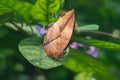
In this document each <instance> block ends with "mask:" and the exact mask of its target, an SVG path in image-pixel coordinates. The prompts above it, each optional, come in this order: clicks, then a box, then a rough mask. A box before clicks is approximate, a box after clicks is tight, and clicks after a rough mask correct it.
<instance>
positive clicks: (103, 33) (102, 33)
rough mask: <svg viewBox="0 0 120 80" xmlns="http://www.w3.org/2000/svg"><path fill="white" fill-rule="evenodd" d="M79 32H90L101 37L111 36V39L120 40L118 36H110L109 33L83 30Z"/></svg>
mask: <svg viewBox="0 0 120 80" xmlns="http://www.w3.org/2000/svg"><path fill="white" fill-rule="evenodd" d="M79 32H88V33H95V34H101V35H106V36H110V37H113V38H115V39H118V40H120V37H117V36H114V35H113V34H109V33H106V32H102V31H92V30H81V31H79Z"/></svg>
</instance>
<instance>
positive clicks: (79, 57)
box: [64, 49, 112, 80]
mask: <svg viewBox="0 0 120 80" xmlns="http://www.w3.org/2000/svg"><path fill="white" fill-rule="evenodd" d="M69 52H70V54H69V55H68V57H67V60H66V62H65V64H64V66H65V67H67V68H68V69H70V70H72V71H74V72H87V73H89V74H91V76H93V77H95V78H97V80H112V78H111V75H110V73H109V71H108V69H107V67H106V66H105V65H104V64H102V63H101V62H100V61H98V60H97V59H95V58H93V57H91V56H90V55H87V54H85V53H83V52H81V51H80V50H73V49H70V51H69Z"/></svg>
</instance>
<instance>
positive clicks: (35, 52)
mask: <svg viewBox="0 0 120 80" xmlns="http://www.w3.org/2000/svg"><path fill="white" fill-rule="evenodd" d="M41 42H42V39H41V38H40V37H30V38H26V39H24V40H22V41H21V42H20V44H19V50H20V52H21V53H22V54H23V56H24V57H25V58H26V59H27V60H28V61H29V62H30V63H32V64H33V65H35V66H37V67H39V68H43V69H50V68H54V67H57V66H60V65H62V64H63V63H64V61H65V59H66V56H67V55H68V53H66V54H65V55H64V56H63V57H61V58H58V59H52V58H50V57H48V56H46V54H45V52H44V49H43V48H42V47H41V45H42V43H41Z"/></svg>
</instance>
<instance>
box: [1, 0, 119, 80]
mask: <svg viewBox="0 0 120 80" xmlns="http://www.w3.org/2000/svg"><path fill="white" fill-rule="evenodd" d="M22 1H23V0H22ZM24 1H28V2H31V3H34V2H35V1H36V0H24ZM66 5H67V6H66ZM13 6H14V5H13ZM63 9H64V10H70V9H75V14H76V21H77V22H79V23H78V25H79V26H81V25H85V24H98V25H99V26H100V31H104V32H107V33H111V34H113V33H114V34H115V35H116V36H119V37H120V0H65V2H64V6H63ZM2 18H4V17H3V16H2V17H1V18H0V19H2ZM85 36H91V37H92V38H95V39H101V40H104V41H111V42H115V43H118V44H120V41H119V40H116V39H114V38H111V37H108V36H104V35H99V34H92V33H91V34H90V33H81V37H85ZM24 37H25V36H24V35H23V34H21V33H20V32H17V31H14V30H12V29H10V28H8V27H5V26H3V25H2V26H1V27H0V80H74V76H75V75H76V73H74V72H72V71H71V70H69V69H67V68H65V67H64V66H59V67H57V68H54V69H50V70H43V69H39V68H37V67H35V66H33V65H32V64H30V63H29V62H28V61H27V60H26V59H25V58H24V57H23V56H22V54H21V53H20V52H19V50H18V47H17V46H18V43H19V41H20V40H22V39H23V38H24ZM98 59H99V60H101V61H102V62H103V63H104V64H105V65H107V67H108V69H109V70H110V72H111V74H112V76H113V77H114V80H119V79H120V51H114V50H106V49H100V50H99V56H98ZM80 80H82V79H80Z"/></svg>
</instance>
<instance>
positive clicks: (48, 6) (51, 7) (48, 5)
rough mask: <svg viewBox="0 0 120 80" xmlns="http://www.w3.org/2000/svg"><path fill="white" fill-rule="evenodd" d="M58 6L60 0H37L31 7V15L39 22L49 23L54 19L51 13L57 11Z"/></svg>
mask: <svg viewBox="0 0 120 80" xmlns="http://www.w3.org/2000/svg"><path fill="white" fill-rule="evenodd" d="M59 8H60V0H37V2H36V4H35V6H34V7H33V9H32V12H31V14H32V16H33V18H34V19H36V20H39V22H40V23H41V24H46V25H47V24H49V23H51V22H53V21H55V20H56V18H54V17H52V14H55V13H57V11H58V10H59Z"/></svg>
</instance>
